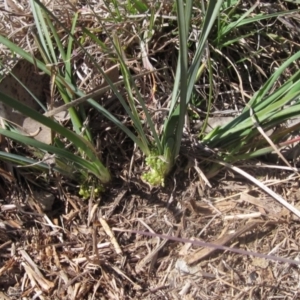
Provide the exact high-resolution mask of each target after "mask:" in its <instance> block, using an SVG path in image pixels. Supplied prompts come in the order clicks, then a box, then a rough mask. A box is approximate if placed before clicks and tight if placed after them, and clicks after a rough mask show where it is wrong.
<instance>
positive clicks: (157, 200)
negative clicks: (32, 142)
mask: <svg viewBox="0 0 300 300" xmlns="http://www.w3.org/2000/svg"><path fill="white" fill-rule="evenodd" d="M20 2H21V4H22V5H23V8H21V7H20V8H19V9H18V8H15V7H14V6H13V4H10V6H9V7H8V11H7V10H6V9H7V7H5V6H4V4H0V5H2V6H1V7H0V8H1V11H0V17H1V20H2V22H1V23H2V24H6V25H5V26H3V27H2V28H0V31H1V33H2V34H4V35H6V36H9V37H10V38H11V39H12V40H14V41H15V42H16V43H18V45H21V46H22V47H23V48H24V49H26V50H28V51H33V52H34V51H35V50H36V49H35V48H34V43H33V40H32V36H31V34H30V31H29V29H30V27H31V24H32V22H33V19H32V16H31V14H30V10H29V7H28V5H27V4H26V3H27V2H26V1H23V2H22V1H20ZM5 3H6V2H5ZM56 4H57V3H56V2H55V1H53V2H52V3H51V4H49V8H50V9H51V10H52V11H54V12H55V13H56V15H57V16H58V17H60V19H61V20H62V21H63V22H65V24H66V25H68V24H69V23H68V22H69V21H68V17H69V16H71V15H72V14H73V12H74V11H75V10H76V9H78V7H79V6H80V1H71V0H70V1H59V5H57V6H56ZM264 4H268V3H267V2H266V3H264ZM76 5H77V6H76ZM277 6H279V7H280V8H285V9H287V5H286V4H285V5H284V4H282V3H281V2H280V1H278V3H277V4H276V6H274V9H277ZM103 7H104V6H103V5H100V4H98V5H97V6H95V7H94V8H95V10H96V11H97V12H98V13H99V14H103V17H105V10H104V9H103ZM268 7H269V6H267V5H262V9H267V8H268ZM58 8H59V9H58ZM167 8H168V7H167V5H165V6H164V7H163V8H162V14H163V16H164V18H165V20H167V19H168V17H170V15H171V12H170V10H168V9H167ZM11 9H13V11H14V12H13V13H12V12H11V11H9V10H11ZM66 16H67V17H66ZM80 22H82V23H81V24H82V25H87V24H88V26H90V28H98V25H97V23H96V20H95V18H93V17H91V16H89V15H88V14H86V15H85V14H83V16H82V19H81V21H80ZM134 22H135V21H132V19H128V20H125V21H124V23H123V24H120V25H121V26H123V28H124V35H123V36H120V37H121V38H122V41H123V42H124V43H125V44H126V45H131V47H128V48H130V51H131V53H130V54H131V57H139V53H138V51H139V49H138V48H137V47H136V45H135V42H134V34H132V33H130V30H129V29H130V28H131V26H132V24H133V23H134ZM285 22H288V23H289V24H293V22H295V19H294V18H291V19H288V18H284V19H280V20H275V21H274V24H276V26H278V27H276V26H275V25H274V28H275V27H276V29H275V31H274V33H275V32H277V33H278V32H280V31H281V33H280V36H285V37H286V39H285V41H286V44H285V48H281V46H280V45H281V44H280V43H279V42H277V41H276V40H274V43H272V42H270V40H268V43H267V39H266V38H265V37H264V38H263V39H262V49H261V50H262V53H263V54H262V55H261V57H259V58H256V60H257V61H256V62H254V63H253V66H254V69H253V70H252V72H253V74H254V75H253V80H252V81H249V80H248V79H247V77H251V76H250V75H251V74H247V73H246V74H247V75H244V77H245V78H243V82H244V90H245V93H247V94H249V95H252V93H253V90H255V89H256V88H257V87H258V86H259V85H260V80H262V81H263V80H264V79H263V78H262V77H264V76H263V75H264V74H265V75H266V77H267V76H269V75H270V73H271V72H272V68H271V67H270V66H271V65H273V64H274V65H276V64H277V61H276V60H277V59H278V58H279V57H282V58H284V57H286V55H287V54H286V51H287V50H286V49H287V48H289V49H290V50H289V51H291V52H292V51H298V50H299V38H298V33H297V32H293V31H292V30H290V31H289V32H288V30H287V28H289V27H288V25H287V24H286V23H285ZM279 24H281V25H279ZM261 25H262V28H263V26H265V24H261ZM107 26H108V28H109V30H112V31H113V30H115V29H116V26H117V25H116V24H115V23H113V22H112V23H107ZM285 26H287V27H285ZM162 28H163V27H162ZM293 28H296V27H293ZM168 30H171V29H170V28H168ZM168 30H163V29H162V31H161V32H158V33H157V34H156V35H155V36H154V38H153V39H152V42H151V50H150V56H152V57H153V58H155V59H156V63H157V65H156V67H157V66H158V65H167V66H169V67H171V69H172V68H173V67H174V66H175V64H174V62H175V59H176V57H175V54H176V51H175V50H174V49H175V45H176V38H174V35H173V34H172V33H171V31H168ZM128 32H129V33H128ZM125 33H126V34H125ZM63 38H64V33H63V32H62V39H63ZM103 38H104V42H107V43H108V41H107V40H105V36H104V37H103ZM247 43H248V48H247V47H244V48H243V47H242V48H240V49H237V48H230V47H228V48H226V49H225V50H224V51H225V53H226V56H227V57H234V56H235V55H236V53H238V52H239V51H240V54H239V55H240V57H242V56H243V55H242V54H241V53H246V50H245V49H248V50H247V51H249V47H250V46H251V47H250V48H251V49H252V48H254V47H255V46H256V44H255V41H254V40H251V38H249V39H247ZM87 47H88V48H89V49H90V50H89V51H90V53H91V54H92V55H93V57H95V58H97V61H99V63H101V64H102V65H103V66H104V68H105V69H109V68H110V67H111V66H110V65H109V63H108V61H109V59H108V58H109V51H108V53H101V52H98V51H97V48H96V47H95V46H94V45H93V44H89V45H87ZM107 47H108V48H109V47H110V45H109V44H107ZM272 47H273V48H272ZM272 49H273V50H272ZM128 51H129V50H128ZM170 51H172V52H170ZM244 51H245V52H244ZM0 53H1V54H2V56H3V57H5V55H8V51H7V50H5V49H3V47H0ZM266 53H268V55H266ZM245 55H246V54H245ZM8 60H9V59H8V56H6V60H3V61H2V63H4V64H5V63H6V62H7V61H8ZM75 63H76V64H78V65H79V64H80V65H81V66H84V67H88V68H89V70H90V71H91V73H90V74H89V76H86V77H85V80H81V79H80V78H79V79H78V82H79V84H81V86H80V87H81V88H82V89H83V90H85V91H86V92H88V91H90V90H92V89H93V88H94V87H95V86H99V85H101V84H103V82H101V77H100V76H99V75H97V74H96V73H95V72H96V69H94V68H93V66H89V62H88V60H85V59H84V57H82V56H80V55H79V58H78V60H75ZM130 63H131V68H132V71H133V72H136V73H139V72H140V70H142V69H143V63H142V60H141V59H135V60H131V61H130ZM227 71H228V69H226V68H221V67H220V69H218V70H217V74H218V76H216V78H215V79H214V80H215V83H216V88H217V90H216V94H218V95H219V96H218V97H216V101H215V108H216V110H217V109H219V110H225V109H235V106H237V107H238V106H239V105H240V103H241V102H239V101H240V100H236V98H238V97H239V95H236V94H235V96H233V97H230V96H228V94H226V93H225V92H227V91H236V90H237V86H238V80H237V79H236V78H235V76H234V75H230V74H225V72H227ZM228 72H229V73H230V71H228ZM240 72H241V70H240ZM258 73H259V74H260V76H256V75H257V74H258ZM171 75H172V73H171V71H170V72H169V73H164V74H159V73H158V74H157V76H156V77H155V78H153V77H149V78H146V79H145V81H144V82H142V84H144V86H142V88H144V94H147V93H148V97H149V103H150V104H149V106H151V105H153V106H154V104H155V105H156V107H157V106H158V104H157V103H159V105H161V108H163V107H164V105H165V103H166V100H167V98H168V97H167V96H166V95H168V94H169V93H170V91H171V84H172V76H171ZM261 75H262V76H261ZM225 78H226V79H230V80H231V81H230V82H227V81H226V80H225ZM282 80H284V79H282ZM80 82H81V83H80ZM154 83H155V84H157V86H158V88H157V92H156V94H155V95H156V96H155V99H154V98H151V97H152V93H151V92H152V88H153V84H154ZM278 84H280V83H278ZM197 90H198V92H199V94H202V95H205V94H206V93H207V89H206V87H205V84H203V85H199V86H197ZM221 90H222V92H219V91H221ZM224 95H225V96H224ZM108 96H109V95H108ZM112 97H113V96H112ZM98 100H99V101H105V100H104V99H103V97H102V98H101V99H98ZM150 100H155V101H156V102H155V103H154V104H153V103H152V102H150ZM104 104H105V103H104ZM112 110H115V111H116V112H118V113H119V114H120V117H123V118H124V121H125V120H126V116H122V111H121V110H120V108H119V107H113V108H112ZM90 113H91V114H94V112H90ZM160 118H161V116H159V117H158V120H157V121H158V122H159V121H161V120H160ZM92 119H93V122H91V128H92V130H94V131H95V132H97V131H100V130H101V132H104V130H105V133H103V134H102V135H101V138H103V141H105V142H103V145H102V147H103V149H102V150H103V155H104V157H105V158H107V161H108V163H109V165H110V169H111V170H113V171H114V174H115V178H114V179H113V184H112V186H111V187H110V189H109V190H108V191H107V192H105V193H104V194H103V195H102V196H101V198H95V197H93V195H92V197H91V198H90V199H89V200H86V201H85V200H82V199H81V198H79V197H78V196H76V194H75V192H74V190H75V189H74V188H73V186H72V184H71V183H69V182H66V181H65V179H63V178H60V177H59V176H56V175H55V174H54V175H53V174H49V177H50V179H49V181H48V185H49V186H48V187H47V188H48V191H50V192H51V193H49V192H46V191H45V190H42V189H39V191H38V192H37V191H36V190H37V189H36V187H35V186H34V185H33V184H32V182H33V181H34V180H36V181H38V178H34V176H35V174H27V176H26V173H24V172H21V171H20V170H18V169H17V170H15V171H14V172H10V171H11V169H9V168H8V166H7V165H5V164H1V165H0V167H1V168H0V180H1V185H0V195H1V198H0V199H1V202H0V249H1V250H0V288H1V291H0V298H1V297H2V298H3V299H245V300H246V299H300V293H299V291H300V283H299V282H300V280H299V277H300V269H299V265H296V264H291V263H284V262H280V261H275V260H272V259H270V258H271V256H276V257H282V258H286V259H290V260H294V261H297V262H299V260H300V256H299V246H300V236H299V233H300V230H299V226H300V225H299V224H300V223H299V219H298V218H297V217H296V216H294V215H292V214H291V213H290V212H289V211H288V210H287V209H285V208H284V207H282V206H281V205H280V204H278V203H277V202H276V201H275V200H274V199H272V198H270V197H269V196H266V194H265V193H263V192H262V191H261V190H260V189H259V188H257V187H256V186H253V185H252V184H250V183H249V181H247V179H245V178H243V177H241V176H240V175H236V174H233V173H232V171H228V170H227V171H222V172H220V173H219V174H218V176H216V177H214V178H212V179H210V181H209V182H208V181H207V179H206V178H205V176H203V174H202V175H201V170H200V168H199V167H198V168H197V167H196V168H191V169H188V170H186V164H187V160H188V159H189V160H190V162H193V163H194V167H195V166H196V165H195V162H197V163H199V165H200V164H201V157H200V156H199V153H196V154H197V155H196V154H195V153H193V151H184V152H185V153H184V154H185V155H182V161H181V162H182V165H178V166H177V168H176V172H175V173H174V174H172V175H171V176H170V178H168V179H167V183H166V187H165V188H159V189H149V187H148V186H146V185H145V184H143V182H141V180H140V179H139V176H138V173H139V171H140V170H139V167H138V166H137V164H134V163H133V167H132V175H131V178H129V176H128V170H129V168H130V164H131V163H132V162H136V161H140V157H139V154H138V153H137V152H134V148H133V145H132V144H131V143H130V142H128V140H127V139H126V138H125V137H124V135H123V134H120V133H119V132H118V131H116V130H115V129H114V128H112V129H107V128H108V126H109V125H108V124H107V123H105V122H104V121H103V120H102V118H100V119H99V117H98V116H95V117H93V118H92ZM192 131H193V130H192ZM115 144H117V145H120V146H118V147H115V146H113V145H115ZM189 149H190V147H187V149H185V150H189ZM133 156H134V157H133ZM295 163H297V161H296V160H295ZM278 165H279V164H277V165H276V166H278ZM240 167H241V168H242V169H243V170H245V171H246V172H248V173H249V174H251V175H252V176H255V177H256V178H257V179H259V180H260V181H261V182H262V183H264V184H265V185H267V186H269V187H270V188H271V189H272V190H273V191H274V192H276V193H277V194H279V195H281V196H282V197H283V198H284V199H285V200H286V201H288V202H289V203H290V204H292V205H293V206H295V207H296V208H298V209H300V200H299V199H300V194H299V174H298V173H292V172H290V171H286V170H284V169H275V167H274V168H264V164H263V163H262V161H252V162H251V163H249V164H247V165H243V166H240ZM12 174H16V176H12ZM18 176H19V177H18ZM51 176H54V177H51ZM31 181H32V182H31ZM46 182H47V181H46ZM49 182H51V184H49ZM209 185H210V187H209ZM133 231H134V232H133ZM136 231H139V232H140V233H141V232H150V233H157V234H164V235H169V236H170V237H173V239H172V240H166V239H161V238H159V237H157V236H156V237H155V236H151V237H149V236H145V235H143V234H137V233H136ZM178 238H181V240H179V241H178V240H177V241H175V240H176V239H178ZM187 240H188V241H189V242H187ZM193 241H201V242H208V243H213V244H215V245H217V246H229V247H231V248H235V249H237V250H244V251H251V252H255V253H260V254H264V255H265V257H258V256H255V253H253V255H251V256H250V255H245V253H244V254H243V253H236V252H232V251H228V250H227V251H223V250H220V249H216V248H207V247H201V246H199V245H193ZM219 248H220V247H219ZM240 252H241V251H240ZM267 256H269V259H266V257H267ZM2 298H1V299H2Z"/></svg>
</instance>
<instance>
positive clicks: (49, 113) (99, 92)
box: [44, 69, 161, 117]
mask: <svg viewBox="0 0 300 300" xmlns="http://www.w3.org/2000/svg"><path fill="white" fill-rule="evenodd" d="M159 70H161V69H159ZM159 70H154V71H149V72H145V73H143V74H139V75H136V76H132V79H137V78H140V77H143V76H145V75H148V74H150V73H153V72H157V71H159ZM122 84H124V80H119V81H117V82H115V83H114V84H113V85H114V87H118V86H120V85H122ZM109 90H111V86H110V85H108V86H104V87H102V88H101V87H100V88H99V89H96V90H95V91H93V92H91V93H89V94H87V95H85V96H83V97H80V98H78V99H76V100H73V101H72V102H69V103H66V104H64V105H62V106H60V107H57V108H54V109H52V110H49V111H47V112H45V113H44V116H46V117H52V116H54V115H56V114H58V113H60V112H62V111H64V110H67V109H69V108H71V107H75V106H77V105H79V104H82V103H83V102H85V101H87V100H89V99H92V98H94V97H99V96H103V95H104V94H105V93H106V92H107V91H109Z"/></svg>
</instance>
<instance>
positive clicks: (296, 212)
mask: <svg viewBox="0 0 300 300" xmlns="http://www.w3.org/2000/svg"><path fill="white" fill-rule="evenodd" d="M217 163H218V164H220V165H223V166H225V167H227V168H228V169H231V170H233V171H235V172H237V173H239V174H241V175H242V176H244V177H246V178H247V179H249V180H250V181H252V182H253V183H254V184H256V185H257V186H259V187H260V188H261V189H262V190H264V191H265V192H266V193H268V194H269V195H270V196H271V197H273V198H274V199H275V200H277V201H278V202H279V203H280V204H282V205H283V206H285V207H286V208H287V209H288V210H289V211H291V212H292V213H294V214H295V215H296V216H297V217H298V218H299V219H300V211H299V210H298V209H297V208H296V207H294V206H293V205H291V204H289V203H288V202H287V201H286V200H284V199H283V198H282V197H280V196H279V195H277V194H276V193H275V192H273V191H272V190H271V189H269V188H268V187H266V186H265V185H263V184H262V183H261V182H260V181H259V180H257V179H256V178H254V177H253V176H251V175H249V174H248V173H246V172H245V171H243V170H241V169H240V168H238V167H235V166H232V165H230V164H228V163H225V162H221V161H217Z"/></svg>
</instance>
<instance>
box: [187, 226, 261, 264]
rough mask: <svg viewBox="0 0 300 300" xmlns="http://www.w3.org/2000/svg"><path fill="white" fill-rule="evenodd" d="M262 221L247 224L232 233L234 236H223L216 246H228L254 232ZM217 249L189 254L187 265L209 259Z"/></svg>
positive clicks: (215, 242)
mask: <svg viewBox="0 0 300 300" xmlns="http://www.w3.org/2000/svg"><path fill="white" fill-rule="evenodd" d="M261 223H262V222H261V221H256V222H251V223H248V224H246V225H245V226H243V227H242V228H240V229H238V230H237V231H236V232H234V233H232V234H227V235H225V236H222V237H221V238H219V239H217V240H216V241H214V244H216V245H222V246H223V245H226V244H228V243H229V242H230V241H231V240H233V239H236V238H237V237H239V236H240V235H242V234H243V233H245V232H247V231H249V230H252V229H253V228H254V227H255V226H256V225H257V224H261ZM216 250H217V249H207V248H204V249H200V250H198V251H196V252H194V253H193V254H192V255H191V254H189V255H188V256H187V258H186V259H185V261H186V263H187V264H189V265H191V264H194V263H196V262H198V261H199V260H201V259H203V258H205V257H207V256H208V255H210V254H212V253H213V252H215V251H216Z"/></svg>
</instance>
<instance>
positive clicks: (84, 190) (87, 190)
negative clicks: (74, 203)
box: [78, 184, 104, 199]
mask: <svg viewBox="0 0 300 300" xmlns="http://www.w3.org/2000/svg"><path fill="white" fill-rule="evenodd" d="M92 190H93V188H92V186H87V185H84V184H83V185H81V186H80V188H79V192H78V194H79V195H80V196H82V198H83V199H88V198H90V197H91V193H92ZM103 190H104V188H103V187H102V186H100V187H97V188H94V197H98V196H99V195H100V193H101V192H103Z"/></svg>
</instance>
